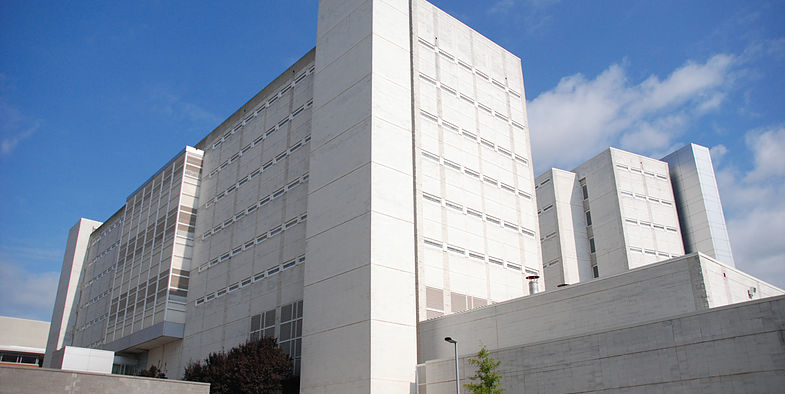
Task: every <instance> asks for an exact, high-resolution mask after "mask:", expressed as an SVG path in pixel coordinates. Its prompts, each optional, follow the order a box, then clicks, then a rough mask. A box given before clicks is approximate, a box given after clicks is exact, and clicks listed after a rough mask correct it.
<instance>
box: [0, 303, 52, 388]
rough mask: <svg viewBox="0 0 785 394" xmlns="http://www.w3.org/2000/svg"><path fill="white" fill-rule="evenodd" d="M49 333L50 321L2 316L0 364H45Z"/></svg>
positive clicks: (29, 365) (0, 318)
mask: <svg viewBox="0 0 785 394" xmlns="http://www.w3.org/2000/svg"><path fill="white" fill-rule="evenodd" d="M48 334H49V323H48V322H45V321H38V320H28V319H19V318H16V317H7V316H0V365H11V366H25V367H35V368H38V367H41V366H43V363H44V353H45V351H46V341H47V335H48ZM0 390H2V388H0Z"/></svg>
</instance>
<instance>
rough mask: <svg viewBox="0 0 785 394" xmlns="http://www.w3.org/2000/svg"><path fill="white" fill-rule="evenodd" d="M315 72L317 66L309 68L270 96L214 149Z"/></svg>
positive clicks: (214, 146) (215, 145)
mask: <svg viewBox="0 0 785 394" xmlns="http://www.w3.org/2000/svg"><path fill="white" fill-rule="evenodd" d="M314 71H316V66H310V67H309V68H308V69H307V70H306V71H304V72H303V73H302V74H300V75H299V76H298V77H297V78H295V79H294V81H292V82H291V83H289V84H286V85H284V86H283V87H282V88H281V89H280V90H278V91H277V92H275V93H273V94H271V95H270V96H269V97H268V98H267V100H266V101H264V102H263V103H262V104H260V105H259V107H257V108H256V109H255V110H253V111H251V113H250V114H249V115H248V116H246V117H245V118H244V119H243V120H242V121H240V122H238V123H237V124H236V125H235V126H234V127H232V128H231V130H229V131H227V132H226V134H224V135H223V137H221V138H220V139H218V140H217V141H215V142H214V143H213V145H212V149H216V148H218V147H219V146H221V144H222V143H224V142H226V141H228V140H229V139H230V138H232V135H233V134H234V133H236V132H238V131H239V130H240V129H242V128H243V126H245V125H246V124H248V122H250V121H251V120H252V119H253V118H255V117H256V116H258V115H259V114H260V113H262V112H263V111H264V110H265V109H268V108H270V106H272V104H273V103H274V102H276V101H277V100H278V99H279V98H281V97H283V95H284V94H286V93H288V92H289V90H291V89H292V88H293V87H295V86H297V85H298V84H300V83H302V82H303V80H304V79H305V78H306V77H307V76H308V75H312V74H313V73H314ZM312 104H313V100H311V101H310V102H309V103H308V104H306V105H307V106H308V107H310V106H311V105H312ZM306 108H307V107H306ZM295 112H297V111H295ZM298 114H299V112H298ZM288 119H291V115H290V117H289V118H288Z"/></svg>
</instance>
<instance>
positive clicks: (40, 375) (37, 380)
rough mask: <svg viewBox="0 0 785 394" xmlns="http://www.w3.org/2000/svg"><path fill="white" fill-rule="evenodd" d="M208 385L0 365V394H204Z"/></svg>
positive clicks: (208, 388)
mask: <svg viewBox="0 0 785 394" xmlns="http://www.w3.org/2000/svg"><path fill="white" fill-rule="evenodd" d="M209 392H210V385H209V384H207V383H196V382H184V381H180V380H167V379H152V378H141V377H136V376H124V375H104V374H95V373H84V372H70V371H61V370H58V369H48V368H18V367H4V366H0V393H3V394H5V393H9V394H10V393H110V394H111V393H117V394H133V393H139V394H143V393H169V394H207V393H209Z"/></svg>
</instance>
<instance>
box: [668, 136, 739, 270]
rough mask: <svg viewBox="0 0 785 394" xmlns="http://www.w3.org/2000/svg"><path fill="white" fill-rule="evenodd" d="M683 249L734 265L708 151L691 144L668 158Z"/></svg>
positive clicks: (703, 147)
mask: <svg viewBox="0 0 785 394" xmlns="http://www.w3.org/2000/svg"><path fill="white" fill-rule="evenodd" d="M662 161H664V162H666V163H668V168H669V171H670V177H671V183H672V184H673V195H674V197H675V199H676V209H677V211H678V212H679V224H680V225H681V230H682V238H683V240H684V250H685V252H687V253H691V252H698V251H699V252H701V253H705V254H707V255H709V256H711V257H713V258H715V259H717V260H719V261H721V262H722V263H724V264H727V265H729V266H731V267H733V266H735V263H734V260H733V252H732V251H731V246H730V238H729V237H728V229H727V227H726V226H725V214H724V213H723V211H722V203H721V202H720V192H719V189H718V188H717V179H716V178H715V176H714V166H713V165H712V163H711V153H710V152H709V148H706V147H705V146H700V145H696V144H689V145H687V146H685V147H683V148H681V149H679V150H677V151H675V152H673V153H671V154H669V155H667V156H665V157H664V158H662Z"/></svg>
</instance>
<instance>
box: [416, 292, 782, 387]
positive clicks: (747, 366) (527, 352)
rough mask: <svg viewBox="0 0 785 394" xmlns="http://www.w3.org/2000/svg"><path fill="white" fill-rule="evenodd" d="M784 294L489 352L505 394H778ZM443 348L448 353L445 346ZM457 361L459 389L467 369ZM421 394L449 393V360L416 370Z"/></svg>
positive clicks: (451, 374)
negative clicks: (525, 393)
mask: <svg viewBox="0 0 785 394" xmlns="http://www.w3.org/2000/svg"><path fill="white" fill-rule="evenodd" d="M783 330H785V296H779V297H775V298H768V299H764V300H756V301H749V302H745V303H741V304H735V305H730V306H725V307H721V308H716V309H710V310H706V311H701V312H693V313H688V314H684V315H681V316H676V317H672V318H670V319H664V320H660V321H656V322H649V323H643V324H638V325H632V326H627V327H623V328H618V329H612V330H606V331H602V332H595V333H591V334H586V335H578V336H572V337H567V338H561V339H556V340H551V341H543V342H538V343H532V344H527V345H522V346H513V347H509V348H504V349H498V350H494V351H491V357H492V358H493V359H495V360H497V361H500V362H501V364H500V366H499V367H498V371H499V372H500V374H501V375H502V376H503V378H502V380H501V382H502V385H503V387H504V388H505V391H506V392H508V393H523V392H553V393H556V392H584V393H589V392H600V391H603V392H607V390H612V391H613V392H616V393H627V392H629V393H637V392H666V393H670V392H684V393H720V392H745V393H747V392H760V393H773V392H781V391H782V388H783V387H785V343H783V340H782V333H783ZM445 347H449V348H452V346H451V345H449V344H445ZM467 358H468V357H461V359H460V371H461V384H464V383H468V380H466V377H467V376H473V375H474V371H473V370H472V369H471V366H470V365H469V363H468V362H467ZM417 371H418V388H419V391H418V392H421V393H424V392H427V393H428V394H437V393H453V392H455V361H454V360H453V359H451V358H448V359H441V360H434V361H428V362H426V363H425V364H421V365H419V366H418V369H417Z"/></svg>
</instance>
